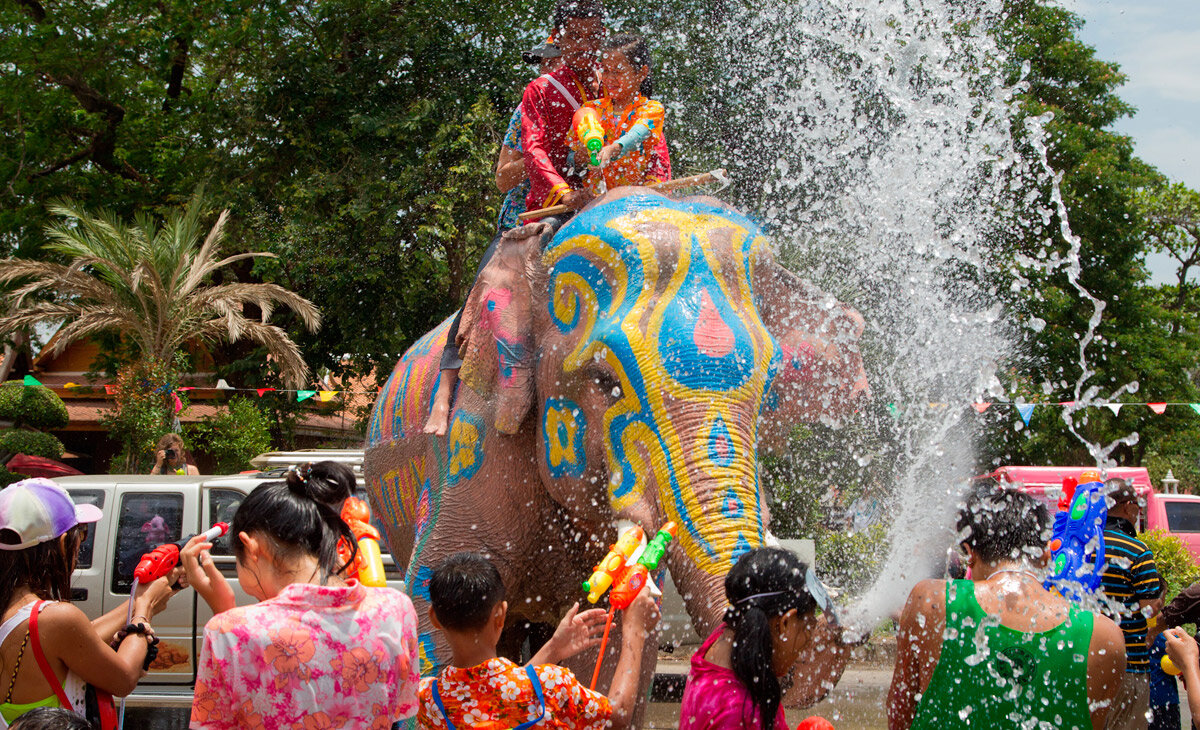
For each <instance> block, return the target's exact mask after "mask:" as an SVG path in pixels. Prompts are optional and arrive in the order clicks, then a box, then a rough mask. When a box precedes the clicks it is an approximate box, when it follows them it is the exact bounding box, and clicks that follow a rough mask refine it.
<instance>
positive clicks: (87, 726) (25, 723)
mask: <svg viewBox="0 0 1200 730" xmlns="http://www.w3.org/2000/svg"><path fill="white" fill-rule="evenodd" d="M95 727H96V726H95V725H93V724H92V723H91V722H89V721H88V720H87V718H85V717H83V716H82V715H78V714H76V713H74V712H71V711H70V710H64V709H63V708H61V707H35V708H33V709H32V710H30V711H29V712H26V713H25V714H23V715H21V716H20V717H18V718H17V719H16V720H14V721H13V723H12V724H11V725H9V728H11V729H12V730H94V728H95Z"/></svg>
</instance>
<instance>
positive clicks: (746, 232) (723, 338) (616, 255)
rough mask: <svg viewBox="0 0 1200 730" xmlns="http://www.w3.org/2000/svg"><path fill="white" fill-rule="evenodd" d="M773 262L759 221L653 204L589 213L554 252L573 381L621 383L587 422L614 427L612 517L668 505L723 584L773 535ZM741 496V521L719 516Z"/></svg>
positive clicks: (607, 435)
mask: <svg viewBox="0 0 1200 730" xmlns="http://www.w3.org/2000/svg"><path fill="white" fill-rule="evenodd" d="M769 257H770V254H769V250H768V244H767V241H766V239H765V238H764V237H763V236H762V235H761V234H760V232H759V231H758V228H757V226H755V225H754V224H753V223H752V222H750V221H749V220H748V219H746V218H744V217H742V216H740V215H738V214H736V213H734V212H732V211H730V210H727V209H724V208H719V207H715V206H712V205H708V204H703V203H689V202H681V201H672V200H668V199H665V198H662V197H658V196H651V195H634V196H629V197H625V198H621V199H619V200H616V201H613V202H611V203H608V204H606V205H603V206H598V207H597V208H595V209H591V210H589V211H585V212H584V213H582V214H580V215H579V216H577V217H576V218H575V219H574V220H572V221H571V222H570V223H568V224H567V226H565V227H564V228H563V229H562V230H561V231H560V232H559V234H558V235H557V236H556V237H555V239H554V241H553V242H552V243H551V244H550V246H549V247H548V248H547V250H546V251H545V253H544V255H543V261H544V263H545V265H546V267H547V269H548V274H549V292H548V294H549V296H548V300H547V305H546V306H547V310H548V314H549V315H550V318H551V321H552V322H553V324H554V326H555V327H556V328H557V330H558V331H559V332H560V333H562V335H563V336H564V338H565V340H566V343H567V344H566V346H565V348H563V349H564V350H565V352H563V353H562V355H561V358H562V364H561V369H562V372H563V375H564V376H569V375H571V374H581V373H587V372H592V371H597V370H600V371H603V372H602V375H605V376H606V377H607V378H610V379H611V381H612V382H613V384H614V387H612V389H611V390H612V398H611V403H609V404H608V405H607V406H606V408H605V409H604V412H603V413H602V414H600V416H599V417H598V418H597V417H596V416H595V415H593V414H588V415H589V420H594V421H596V422H597V423H603V428H604V433H603V443H604V453H603V456H604V460H605V462H606V466H607V473H608V498H609V502H610V504H611V506H612V508H613V510H614V511H616V512H618V513H620V512H621V510H623V509H626V508H630V507H632V506H633V505H635V504H638V503H641V502H644V501H645V500H646V499H648V498H651V499H655V500H657V502H658V503H659V505H660V506H661V510H662V512H663V513H664V514H665V516H666V518H667V519H672V520H674V521H676V522H677V523H679V524H680V525H681V527H682V530H683V532H682V535H681V540H680V545H681V546H682V547H683V549H684V551H685V552H686V553H687V554H688V556H689V557H690V558H691V559H692V560H693V561H695V563H696V564H697V565H698V566H700V567H701V568H702V569H703V570H705V572H709V573H713V574H716V573H720V572H724V571H725V570H728V568H729V566H730V565H731V556H733V554H734V551H735V550H736V549H737V548H738V547H739V546H740V545H741V544H742V543H752V544H756V545H757V544H761V543H762V540H763V538H764V532H765V530H764V527H763V524H762V516H761V512H762V510H761V506H762V505H761V499H760V495H759V490H758V480H757V464H756V463H755V458H756V457H755V443H756V439H757V414H758V412H759V409H760V407H761V404H762V401H763V398H764V395H765V393H766V392H767V391H768V389H769V388H770V385H771V382H772V379H773V378H774V375H775V371H776V369H777V368H778V364H779V360H780V352H779V348H778V346H777V344H776V342H775V340H774V338H773V337H772V335H771V333H770V332H768V331H767V328H766V326H765V325H764V324H763V322H762V320H761V319H760V317H759V315H758V311H757V308H756V306H755V302H754V291H753V276H754V267H755V265H756V262H757V260H758V259H759V258H769ZM588 377H590V376H588ZM549 395H551V396H554V395H557V394H555V393H553V392H551V393H550V394H549ZM547 402H549V400H548V401H547ZM547 438H548V436H547ZM730 489H732V490H733V491H734V492H736V493H737V498H738V501H739V504H741V505H742V509H741V510H740V517H736V518H726V519H725V520H723V521H714V520H711V519H709V518H708V517H707V515H708V514H709V513H710V511H711V507H709V505H711V504H712V503H713V502H714V501H716V500H720V499H722V498H723V496H722V495H724V494H725V493H726V492H727V491H728V490H730ZM651 495H653V496H651Z"/></svg>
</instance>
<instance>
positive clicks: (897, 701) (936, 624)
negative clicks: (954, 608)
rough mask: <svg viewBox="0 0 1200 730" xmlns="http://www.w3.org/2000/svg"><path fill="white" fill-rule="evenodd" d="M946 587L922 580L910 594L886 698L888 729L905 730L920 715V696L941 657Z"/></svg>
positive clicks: (938, 583)
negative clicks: (918, 708) (918, 700)
mask: <svg viewBox="0 0 1200 730" xmlns="http://www.w3.org/2000/svg"><path fill="white" fill-rule="evenodd" d="M945 586H946V583H945V581H940V580H923V581H921V582H920V583H918V584H917V585H916V587H914V588H913V589H912V592H911V593H909V594H908V602H907V603H905V604H904V611H903V612H902V613H901V614H900V630H899V632H898V633H897V635H896V669H895V671H894V672H893V674H892V685H891V687H889V688H888V694H887V716H888V728H890V730H906V729H907V728H908V727H909V726H911V725H912V721H913V718H914V717H916V714H917V695H918V694H920V693H922V692H924V691H925V689H926V688H928V687H929V680H930V679H932V678H933V670H934V667H936V666H937V662H938V659H939V658H940V657H941V654H942V633H943V632H944V631H945V628H946V598H945V596H946V588H945Z"/></svg>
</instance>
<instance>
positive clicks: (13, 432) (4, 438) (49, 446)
mask: <svg viewBox="0 0 1200 730" xmlns="http://www.w3.org/2000/svg"><path fill="white" fill-rule="evenodd" d="M65 452H66V449H65V448H64V447H63V445H62V442H61V441H59V440H58V438H57V437H55V436H54V434H50V433H44V432H42V431H29V430H26V429H23V428H10V429H5V430H4V431H0V454H7V455H8V456H12V455H14V454H25V455H26V456H40V457H42V458H43V459H61V458H62V457H63V454H64V453H65Z"/></svg>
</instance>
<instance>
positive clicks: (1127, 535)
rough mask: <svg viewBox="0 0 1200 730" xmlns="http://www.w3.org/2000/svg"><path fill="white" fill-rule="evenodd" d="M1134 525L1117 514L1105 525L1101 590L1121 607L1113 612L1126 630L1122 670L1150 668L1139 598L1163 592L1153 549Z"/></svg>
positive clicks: (1140, 599)
mask: <svg viewBox="0 0 1200 730" xmlns="http://www.w3.org/2000/svg"><path fill="white" fill-rule="evenodd" d="M1136 534H1137V533H1136V532H1135V531H1134V529H1133V525H1132V524H1130V522H1129V521H1128V520H1125V519H1122V518H1120V517H1109V518H1108V524H1107V525H1106V526H1105V528H1104V558H1105V560H1106V561H1107V565H1105V566H1104V582H1103V586H1104V592H1105V594H1107V595H1108V597H1109V598H1110V599H1112V600H1114V601H1116V602H1118V603H1120V604H1121V605H1123V606H1124V608H1123V609H1122V610H1121V612H1120V614H1119V615H1117V616H1113V617H1112V618H1113V620H1114V621H1118V622H1119V623H1120V624H1121V631H1123V632H1125V657H1126V660H1127V661H1126V665H1125V667H1126V669H1125V671H1127V672H1130V673H1133V674H1146V673H1148V672H1149V671H1150V650H1149V649H1148V648H1147V647H1146V617H1145V616H1143V615H1142V613H1141V610H1140V608H1141V607H1140V606H1139V604H1138V601H1152V600H1154V599H1155V598H1158V596H1159V594H1160V593H1161V592H1162V579H1161V578H1159V577H1158V568H1157V567H1156V566H1155V565H1154V553H1152V552H1150V548H1148V547H1146V543H1144V542H1142V541H1141V540H1139V539H1137V537H1136Z"/></svg>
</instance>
